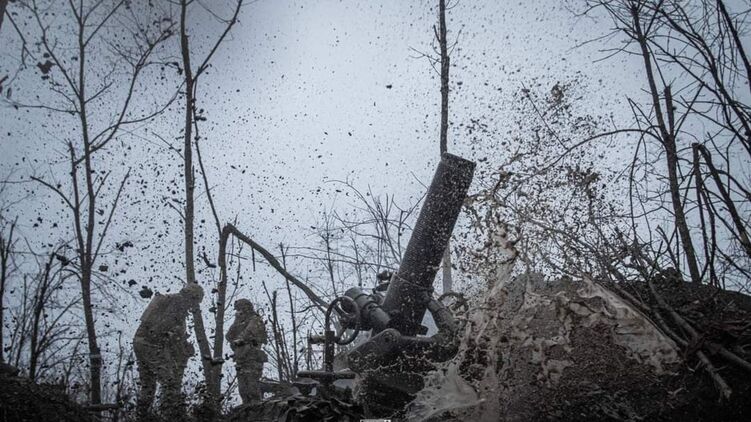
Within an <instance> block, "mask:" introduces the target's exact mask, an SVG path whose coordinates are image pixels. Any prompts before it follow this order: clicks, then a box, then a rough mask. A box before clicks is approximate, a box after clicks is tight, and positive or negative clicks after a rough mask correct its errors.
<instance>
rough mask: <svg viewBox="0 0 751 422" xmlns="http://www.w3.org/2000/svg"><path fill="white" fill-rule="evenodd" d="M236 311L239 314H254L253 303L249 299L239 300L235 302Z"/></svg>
mask: <svg viewBox="0 0 751 422" xmlns="http://www.w3.org/2000/svg"><path fill="white" fill-rule="evenodd" d="M235 311H238V312H254V311H255V310H254V309H253V303H252V302H251V301H249V300H248V299H237V300H236V301H235Z"/></svg>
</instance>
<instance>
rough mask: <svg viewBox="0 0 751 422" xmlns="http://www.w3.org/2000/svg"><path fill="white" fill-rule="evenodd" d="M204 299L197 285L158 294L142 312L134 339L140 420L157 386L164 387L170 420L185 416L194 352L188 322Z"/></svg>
mask: <svg viewBox="0 0 751 422" xmlns="http://www.w3.org/2000/svg"><path fill="white" fill-rule="evenodd" d="M202 298H203V290H201V288H200V287H199V286H198V285H197V284H194V285H191V286H186V287H185V288H183V289H182V290H181V291H180V292H179V293H177V294H170V295H156V296H155V297H154V298H153V299H152V300H151V303H149V306H148V307H147V308H146V310H145V311H144V312H143V315H142V316H141V325H139V326H138V330H136V335H135V337H134V338H133V351H134V353H135V355H136V360H137V362H138V373H139V378H140V384H141V392H140V394H139V397H138V415H139V417H141V418H143V417H145V416H146V415H147V414H148V411H149V407H150V406H151V403H152V402H153V401H154V395H155V393H156V385H157V383H159V384H161V386H162V403H161V410H162V413H163V414H164V415H165V416H167V417H183V416H184V414H185V409H184V404H183V397H182V394H181V390H182V379H183V373H184V372H185V368H186V366H187V364H188V360H189V359H190V357H191V356H192V355H193V354H194V353H195V350H194V349H193V345H192V344H191V343H190V342H189V341H188V333H187V331H186V326H185V319H186V317H187V316H188V312H189V311H190V309H191V308H193V307H196V306H198V304H199V303H200V302H201V299H202Z"/></svg>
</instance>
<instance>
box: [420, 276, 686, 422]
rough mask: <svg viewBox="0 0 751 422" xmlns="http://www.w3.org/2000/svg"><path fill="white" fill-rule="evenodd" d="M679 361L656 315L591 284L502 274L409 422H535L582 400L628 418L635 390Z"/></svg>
mask: <svg viewBox="0 0 751 422" xmlns="http://www.w3.org/2000/svg"><path fill="white" fill-rule="evenodd" d="M677 362H679V357H678V353H677V348H676V345H675V344H674V343H673V341H672V340H670V339H669V338H667V337H666V336H665V335H664V334H663V333H662V332H661V331H659V330H658V329H657V328H656V327H655V326H654V324H653V323H652V322H651V321H650V320H649V318H647V317H646V316H644V315H643V314H642V313H640V312H639V311H638V310H636V309H635V308H633V307H632V306H631V305H630V304H628V303H626V302H625V301H623V300H622V299H621V298H620V297H618V296H617V295H615V294H613V293H612V292H610V291H609V290H607V289H606V288H604V287H602V286H600V285H598V284H596V283H594V282H592V281H586V280H585V281H581V282H574V281H572V280H570V279H563V280H558V281H556V282H551V283H546V282H545V281H544V279H543V277H542V276H539V275H534V274H533V275H524V276H521V277H518V278H515V279H513V280H512V279H510V278H509V277H504V278H501V279H499V281H498V282H497V283H496V284H495V285H494V286H493V287H492V289H491V290H490V291H489V292H488V293H487V295H486V296H485V298H484V300H483V302H482V303H481V304H480V305H479V306H477V307H474V308H473V311H472V312H471V313H470V315H469V317H468V320H467V324H466V326H465V328H464V333H463V337H462V341H461V345H460V348H459V352H458V354H457V356H456V357H455V358H454V359H453V360H451V361H449V362H447V363H445V364H443V365H441V366H440V367H439V368H438V369H437V370H435V371H433V372H431V373H429V374H428V375H427V376H426V377H425V388H424V389H423V390H422V391H421V392H420V393H418V395H417V397H416V398H415V400H414V401H413V402H412V403H410V405H409V406H408V408H407V418H408V420H415V421H428V420H457V421H458V420H474V421H498V420H503V421H516V420H519V421H521V420H534V419H538V418H540V417H541V415H542V414H543V412H544V413H545V414H547V415H550V414H555V412H560V411H561V410H560V409H561V406H564V405H565V406H572V405H573V406H577V405H578V404H577V403H586V406H590V404H591V403H595V406H597V409H596V410H594V411H592V412H594V413H598V414H604V415H607V414H609V412H610V413H613V412H615V413H617V414H623V415H626V416H628V415H630V414H635V413H634V412H635V411H634V408H638V405H639V400H641V399H635V398H632V397H631V396H630V395H629V394H631V393H634V394H636V393H639V394H641V391H642V390H643V388H644V383H645V381H649V380H654V379H655V378H656V377H658V376H659V375H660V374H662V373H664V372H665V371H666V370H667V368H669V367H670V366H671V365H673V364H675V363H677ZM625 375H629V376H630V377H627V376H625ZM628 380H636V381H638V382H636V383H634V385H630V384H629V383H628ZM610 393H613V394H610ZM631 395H633V394H631ZM595 396H597V398H596V399H595ZM600 396H602V397H600ZM605 396H607V398H604V397H605ZM624 397H626V398H624ZM572 403H573V404H572ZM582 406H585V405H584V404H582ZM590 413H591V412H590Z"/></svg>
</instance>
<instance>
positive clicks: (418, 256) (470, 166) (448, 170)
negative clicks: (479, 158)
mask: <svg viewBox="0 0 751 422" xmlns="http://www.w3.org/2000/svg"><path fill="white" fill-rule="evenodd" d="M474 170H475V163H474V162H472V161H469V160H466V159H464V158H461V157H458V156H456V155H452V154H448V153H445V154H443V156H442V157H441V161H440V163H439V164H438V168H437V169H436V172H435V175H434V176H433V181H432V182H431V183H430V188H429V189H428V193H427V194H426V197H425V202H424V203H423V206H422V209H421V210H420V215H419V216H418V218H417V223H416V224H415V228H414V231H413V232H412V237H411V238H410V239H409V243H408V244H407V249H406V250H405V252H404V257H403V258H402V262H401V265H400V267H399V272H398V273H397V274H396V276H394V277H393V279H392V280H391V283H390V285H389V288H388V290H387V291H386V296H385V298H384V300H383V303H382V307H383V310H384V311H386V312H387V313H388V314H389V315H391V316H392V319H391V321H390V324H389V325H390V326H391V327H392V328H396V329H397V330H399V332H400V333H401V334H402V335H408V336H413V335H415V334H416V333H417V332H418V329H419V327H420V324H421V323H422V319H423V317H424V316H425V310H426V309H427V305H428V302H429V301H430V295H431V293H432V286H433V280H434V279H435V275H436V273H437V272H438V268H439V266H440V263H441V258H442V257H443V253H444V251H445V249H446V246H447V244H448V241H449V238H450V237H451V232H452V231H453V230H454V225H455V224H456V220H457V218H458V217H459V212H460V211H461V208H462V204H464V198H465V197H466V196H467V191H468V190H469V185H470V184H471V183H472V176H473V174H474Z"/></svg>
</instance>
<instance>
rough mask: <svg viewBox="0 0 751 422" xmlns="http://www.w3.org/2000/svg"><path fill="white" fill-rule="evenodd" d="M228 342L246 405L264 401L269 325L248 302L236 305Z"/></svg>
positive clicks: (238, 301) (239, 387)
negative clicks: (263, 379) (267, 325)
mask: <svg viewBox="0 0 751 422" xmlns="http://www.w3.org/2000/svg"><path fill="white" fill-rule="evenodd" d="M227 341H229V344H230V347H231V348H232V351H233V352H234V354H235V356H234V359H235V366H236V368H237V383H238V389H239V390H240V397H241V398H242V401H243V404H249V403H252V402H257V401H259V400H261V388H260V380H261V375H263V363H264V362H266V361H267V360H268V359H267V356H266V353H265V352H264V351H263V350H261V347H262V346H263V345H264V344H266V342H267V341H268V337H267V335H266V326H265V325H264V323H263V319H262V318H261V316H260V315H258V313H256V311H255V310H254V309H253V304H252V303H251V302H250V301H249V300H247V299H239V300H237V301H236V302H235V321H234V322H233V323H232V326H230V328H229V331H227Z"/></svg>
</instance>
